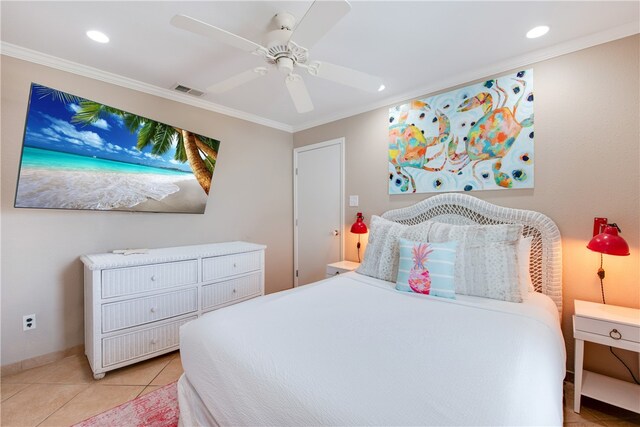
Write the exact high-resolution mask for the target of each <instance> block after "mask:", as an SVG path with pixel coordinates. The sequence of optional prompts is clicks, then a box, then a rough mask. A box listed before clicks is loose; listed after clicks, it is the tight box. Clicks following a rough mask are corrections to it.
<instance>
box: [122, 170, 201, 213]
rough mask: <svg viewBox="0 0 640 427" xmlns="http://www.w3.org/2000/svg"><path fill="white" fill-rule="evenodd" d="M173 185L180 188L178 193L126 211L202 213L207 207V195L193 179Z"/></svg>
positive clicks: (149, 201) (146, 202)
mask: <svg viewBox="0 0 640 427" xmlns="http://www.w3.org/2000/svg"><path fill="white" fill-rule="evenodd" d="M175 185H177V186H178V187H179V188H180V191H177V192H175V193H173V194H170V195H168V196H167V197H165V198H164V199H162V200H152V199H147V201H145V202H142V203H140V204H139V205H136V206H134V207H132V208H129V209H128V210H131V211H144V212H185V213H203V212H204V209H205V208H206V206H207V197H206V196H207V195H206V193H205V192H204V190H203V189H202V187H200V184H198V181H197V180H196V179H195V178H194V179H189V180H184V181H178V182H176V183H175Z"/></svg>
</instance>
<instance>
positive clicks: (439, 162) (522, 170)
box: [389, 70, 534, 194]
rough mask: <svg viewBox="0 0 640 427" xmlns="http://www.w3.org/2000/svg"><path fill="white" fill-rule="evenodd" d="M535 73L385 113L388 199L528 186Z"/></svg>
mask: <svg viewBox="0 0 640 427" xmlns="http://www.w3.org/2000/svg"><path fill="white" fill-rule="evenodd" d="M533 148H534V145H533V70H524V71H519V72H517V73H514V74H510V75H506V76H502V77H498V78H495V79H491V80H487V81H485V82H482V83H477V84H474V85H472V86H468V87H465V88H462V89H457V90H455V91H451V92H447V93H442V94H440V95H435V96H432V97H429V98H424V99H419V100H415V101H412V102H410V103H408V104H403V105H399V106H396V107H392V108H390V109H389V194H408V193H432V192H446V191H475V190H498V189H507V188H533V161H534V155H533Z"/></svg>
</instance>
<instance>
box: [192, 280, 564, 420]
mask: <svg viewBox="0 0 640 427" xmlns="http://www.w3.org/2000/svg"><path fill="white" fill-rule="evenodd" d="M180 332H181V335H180V347H181V357H182V364H183V366H184V370H185V375H186V377H187V379H188V381H189V382H190V383H191V385H192V386H193V388H194V389H195V391H196V392H197V394H198V395H199V397H200V399H201V400H202V402H203V403H204V404H205V405H206V407H207V409H208V410H209V411H210V413H211V415H213V417H214V418H215V420H216V421H217V422H218V423H219V424H221V425H251V426H257V425H279V426H284V425H561V424H562V381H563V378H564V374H565V350H564V341H563V339H562V333H561V331H560V327H559V322H558V312H557V309H556V306H555V305H554V304H553V302H552V301H551V300H550V299H549V298H547V297H546V296H544V295H541V294H537V293H536V294H532V295H531V296H530V297H529V299H527V300H526V301H525V303H523V304H516V303H509V302H504V301H496V300H489V299H483V298H476V297H466V296H458V299H457V300H447V299H443V298H436V297H429V296H424V295H418V294H410V293H401V292H398V291H395V290H394V289H393V285H392V284H390V283H388V282H384V281H381V280H377V279H372V278H370V277H366V276H362V275H360V274H357V273H348V274H343V275H340V276H336V277H334V278H332V279H328V280H324V281H321V282H318V283H316V284H312V285H307V286H303V287H300V288H296V289H292V290H289V291H285V292H279V293H276V294H272V295H268V296H265V297H261V298H257V299H253V300H250V301H247V302H244V303H241V304H237V305H233V306H231V307H227V308H224V309H221V310H218V311H215V312H212V313H210V314H207V315H205V316H203V317H201V318H200V319H198V320H195V321H192V322H190V323H188V324H186V325H184V326H183V327H182V328H181V331H180Z"/></svg>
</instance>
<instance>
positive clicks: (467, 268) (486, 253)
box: [428, 222, 523, 302]
mask: <svg viewBox="0 0 640 427" xmlns="http://www.w3.org/2000/svg"><path fill="white" fill-rule="evenodd" d="M521 235H522V225H515V224H497V225H451V224H445V223H440V222H433V223H432V224H431V227H430V229H429V235H428V241H429V242H436V243H437V242H448V241H452V240H453V241H457V242H459V246H458V252H457V256H456V265H455V284H456V293H457V294H463V295H475V296H480V297H485V298H493V299H499V300H504V301H511V302H522V301H523V294H522V292H521V290H520V283H519V280H518V270H519V267H518V257H517V248H518V241H519V239H520V236H521Z"/></svg>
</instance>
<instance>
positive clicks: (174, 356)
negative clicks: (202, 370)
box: [131, 354, 176, 400]
mask: <svg viewBox="0 0 640 427" xmlns="http://www.w3.org/2000/svg"><path fill="white" fill-rule="evenodd" d="M175 358H176V355H175V354H174V355H173V357H172V358H171V359H169V360H168V361H167V364H166V365H164V366H163V367H162V369H160V371H159V372H158V373H157V374H156V376H155V377H153V378H151V380H150V381H149V383H148V384H147V385H145V386H144V388H143V389H142V390H140V393H138V394H137V395H136V397H134V398H133V399H131V400H134V399H137V398H138V397H140V395H141V394H142V392H143V391H145V389H146V388H147V387H149V386H150V385H151V383H152V382H153V380H155V379H156V378H158V376H160V374H161V373H162V371H164V370H165V369H166V368H167V366H169V363H171V362H172V361H173V359H175Z"/></svg>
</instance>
